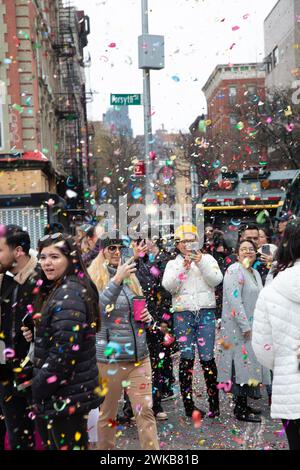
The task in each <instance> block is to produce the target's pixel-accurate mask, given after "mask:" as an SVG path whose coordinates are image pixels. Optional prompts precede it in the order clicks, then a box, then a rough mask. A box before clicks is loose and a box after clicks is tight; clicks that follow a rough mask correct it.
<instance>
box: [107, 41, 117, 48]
mask: <svg viewBox="0 0 300 470" xmlns="http://www.w3.org/2000/svg"><path fill="white" fill-rule="evenodd" d="M116 45H117V44H116V43H115V42H111V43H110V44H108V47H110V48H113V47H116Z"/></svg>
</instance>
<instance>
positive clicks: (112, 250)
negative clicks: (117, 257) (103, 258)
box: [107, 245, 122, 253]
mask: <svg viewBox="0 0 300 470" xmlns="http://www.w3.org/2000/svg"><path fill="white" fill-rule="evenodd" d="M107 249H108V251H109V252H110V253H115V252H116V251H117V250H119V251H121V249H122V245H110V246H108V247H107Z"/></svg>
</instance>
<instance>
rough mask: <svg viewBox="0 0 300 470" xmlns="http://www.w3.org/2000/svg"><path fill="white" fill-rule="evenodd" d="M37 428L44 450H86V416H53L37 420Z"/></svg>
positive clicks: (87, 440)
mask: <svg viewBox="0 0 300 470" xmlns="http://www.w3.org/2000/svg"><path fill="white" fill-rule="evenodd" d="M37 427H38V430H39V433H40V436H41V438H42V441H43V446H44V449H46V450H87V449H88V442H89V438H88V431H87V416H85V415H82V414H74V415H70V416H53V417H49V418H48V419H45V418H38V419H37Z"/></svg>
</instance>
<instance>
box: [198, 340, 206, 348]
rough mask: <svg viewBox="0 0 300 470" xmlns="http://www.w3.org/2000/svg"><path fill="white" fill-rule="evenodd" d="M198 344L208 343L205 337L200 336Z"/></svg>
mask: <svg viewBox="0 0 300 470" xmlns="http://www.w3.org/2000/svg"><path fill="white" fill-rule="evenodd" d="M198 344H199V346H204V345H205V344H206V341H205V339H204V338H198Z"/></svg>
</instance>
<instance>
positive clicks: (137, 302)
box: [133, 296, 146, 321]
mask: <svg viewBox="0 0 300 470" xmlns="http://www.w3.org/2000/svg"><path fill="white" fill-rule="evenodd" d="M145 307H146V299H145V297H142V296H137V297H134V299H133V318H134V319H135V321H141V314H142V311H143V310H144V308H145Z"/></svg>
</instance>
